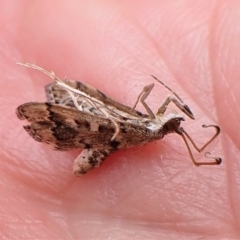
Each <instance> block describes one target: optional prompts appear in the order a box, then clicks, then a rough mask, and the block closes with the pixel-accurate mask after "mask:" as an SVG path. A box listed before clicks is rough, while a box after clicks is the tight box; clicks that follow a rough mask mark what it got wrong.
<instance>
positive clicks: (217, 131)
mask: <svg viewBox="0 0 240 240" xmlns="http://www.w3.org/2000/svg"><path fill="white" fill-rule="evenodd" d="M202 127H204V128H208V127H214V128H215V129H216V133H215V134H214V135H213V136H212V138H210V140H208V141H207V142H206V143H205V144H204V145H203V146H202V147H201V148H199V147H198V146H197V145H196V143H195V142H194V141H193V139H192V138H191V137H190V136H189V134H188V133H187V132H186V131H185V130H184V129H183V128H181V129H180V132H178V134H179V135H180V136H181V137H182V138H183V141H184V142H185V145H186V146H187V149H188V152H189V155H190V157H191V159H192V161H193V163H194V165H196V166H200V165H219V164H221V162H222V159H221V158H219V157H207V155H206V154H205V157H206V158H213V159H214V162H196V160H195V159H194V157H193V154H192V151H191V149H190V147H189V144H188V142H187V139H186V137H187V138H188V140H189V141H190V142H191V143H192V145H193V147H194V148H195V149H196V150H197V151H198V152H201V151H202V150H204V149H205V148H206V147H207V146H208V145H209V144H210V143H211V142H212V141H213V140H214V139H215V138H216V137H217V136H218V135H219V134H220V131H221V130H220V127H219V126H215V125H208V126H207V125H203V126H202ZM207 154H210V153H208V152H207Z"/></svg>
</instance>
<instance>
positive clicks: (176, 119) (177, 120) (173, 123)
mask: <svg viewBox="0 0 240 240" xmlns="http://www.w3.org/2000/svg"><path fill="white" fill-rule="evenodd" d="M182 121H185V119H184V117H183V116H181V115H179V114H174V115H169V116H168V119H167V120H166V122H165V123H164V125H163V129H164V132H165V134H168V133H181V128H180V125H181V122H182Z"/></svg>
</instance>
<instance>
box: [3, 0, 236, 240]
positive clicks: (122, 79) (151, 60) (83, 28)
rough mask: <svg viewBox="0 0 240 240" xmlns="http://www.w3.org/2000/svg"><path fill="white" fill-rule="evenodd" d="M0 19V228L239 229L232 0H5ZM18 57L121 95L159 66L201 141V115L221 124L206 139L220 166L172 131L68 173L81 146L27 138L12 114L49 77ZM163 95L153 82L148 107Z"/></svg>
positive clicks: (90, 232)
mask: <svg viewBox="0 0 240 240" xmlns="http://www.w3.org/2000/svg"><path fill="white" fill-rule="evenodd" d="M86 2H87V3H86ZM130 2H131V3H130ZM176 2H177V3H176ZM0 18H1V20H0V23H1V24H0V28H1V34H0V39H1V44H0V48H1V54H0V59H1V64H0V66H1V76H2V77H1V80H0V84H1V86H0V91H1V93H0V102H1V104H0V106H1V118H0V119H1V122H0V126H1V130H0V135H1V145H2V146H1V150H0V154H1V174H0V176H1V177H0V180H1V181H0V192H1V194H0V204H1V207H0V238H1V239H108V238H111V239H115V238H120V239H122V238H126V239H239V238H240V226H239V225H240V224H239V221H240V207H239V204H240V189H239V186H240V177H239V176H240V173H239V171H240V165H239V163H240V158H239V149H240V134H239V127H240V126H239V119H238V118H239V113H240V106H239V102H240V94H239V90H240V28H239V23H240V1H211V0H206V1H203V0H201V1H192V0H186V1H181V0H178V1H175V0H172V1H159V0H156V1H139V0H136V1H134V0H132V1H112V0H111V1H50V0H47V1H42V0H41V1H22V0H21V1H4V3H3V2H2V3H0ZM17 61H21V62H23V61H28V62H31V63H35V64H38V65H40V66H42V67H44V68H46V69H48V70H54V72H55V73H56V74H58V75H59V76H60V77H62V78H63V77H65V76H67V77H69V78H71V79H75V80H79V81H85V82H87V83H89V84H91V85H93V86H94V87H96V88H98V89H101V90H102V91H103V92H105V93H106V94H108V95H110V96H112V97H114V98H115V99H116V100H118V101H121V102H123V103H125V104H127V105H129V106H132V105H133V104H134V102H135V99H136V97H137V95H138V93H139V92H140V91H141V89H142V88H143V87H144V86H145V85H147V84H150V83H152V82H154V80H153V79H151V77H150V76H149V74H154V75H156V76H157V77H159V78H160V79H161V80H163V81H164V82H165V83H166V84H168V85H169V86H171V87H172V88H173V89H174V90H175V91H176V92H177V93H178V94H179V95H180V96H181V97H182V98H183V99H184V101H185V102H187V104H188V105H189V106H190V108H191V110H192V111H193V113H194V115H195V117H196V120H195V121H192V120H190V119H189V118H187V117H185V118H186V121H185V122H184V123H183V126H184V128H185V129H186V130H187V131H188V132H189V134H191V136H192V137H193V138H194V139H195V140H196V142H197V143H199V145H200V143H203V142H204V140H206V139H207V138H208V137H210V136H211V134H212V133H213V131H212V129H207V130H206V129H202V128H201V125H202V124H218V125H220V126H221V129H222V133H221V135H220V137H219V138H218V139H217V140H216V141H215V142H214V143H213V144H211V146H209V148H208V149H207V150H208V151H211V153H212V155H217V156H221V157H222V158H223V163H222V165H220V166H208V167H206V166H205V167H198V168H197V167H195V166H194V165H193V164H192V162H191V160H190V158H189V155H188V152H187V150H186V148H185V146H184V144H183V142H182V140H181V138H180V137H179V136H177V135H176V134H175V135H169V136H167V137H165V138H164V139H163V140H161V141H158V142H157V143H156V144H154V143H152V144H148V145H147V146H145V147H138V148H134V149H129V150H122V151H119V152H118V153H116V154H114V155H112V156H111V157H109V158H108V159H107V160H106V161H105V162H104V163H103V165H102V166H101V167H100V168H99V169H96V170H94V171H92V172H91V173H89V174H87V175H85V176H83V177H81V178H76V177H74V176H73V174H72V163H73V160H74V158H75V157H77V155H78V154H79V153H80V150H79V151H77V150H76V151H72V152H56V151H53V150H52V149H51V148H50V147H49V146H47V145H44V144H40V143H37V142H35V141H34V140H33V139H31V138H30V137H29V136H28V135H27V134H26V132H25V131H24V130H23V129H22V125H23V124H24V122H20V121H19V120H18V119H17V118H16V116H15V113H14V111H15V109H16V107H17V106H18V105H20V104H22V103H24V102H30V101H40V102H43V101H45V96H44V90H43V87H44V86H45V85H46V84H47V83H49V82H51V80H50V79H49V78H48V77H46V76H44V75H43V74H41V73H38V72H36V71H34V70H29V69H26V68H23V67H20V66H17V65H15V62H17ZM167 94H169V92H168V91H166V90H165V89H164V88H162V87H161V85H160V84H158V83H156V84H155V88H154V90H153V92H152V93H151V96H149V98H148V100H147V102H148V104H149V106H150V107H151V108H152V109H153V110H154V111H156V109H157V107H159V106H160V104H161V102H162V101H163V100H164V98H165V97H166V96H167ZM172 107H173V108H174V106H172ZM139 109H140V110H142V108H141V107H140V108H139ZM142 111H144V110H142ZM195 156H196V160H204V159H205V158H204V154H196V153H195Z"/></svg>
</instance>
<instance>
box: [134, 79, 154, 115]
mask: <svg viewBox="0 0 240 240" xmlns="http://www.w3.org/2000/svg"><path fill="white" fill-rule="evenodd" d="M153 87H154V83H152V84H150V85H147V86H145V87H144V88H143V90H142V91H141V93H140V94H139V95H138V97H137V101H136V103H135V104H134V106H133V109H135V107H136V106H137V104H138V102H139V101H140V102H141V103H142V105H143V106H144V108H145V109H146V111H147V113H148V115H149V118H150V119H154V118H155V115H154V113H153V112H152V110H151V109H150V107H149V106H148V105H147V103H146V102H145V99H146V98H147V97H148V95H149V94H150V92H151V91H152V89H153Z"/></svg>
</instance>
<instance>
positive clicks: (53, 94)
mask: <svg viewBox="0 0 240 240" xmlns="http://www.w3.org/2000/svg"><path fill="white" fill-rule="evenodd" d="M65 83H66V84H67V85H69V86H70V87H72V88H74V89H77V90H79V91H81V92H84V93H85V94H87V95H88V96H90V97H92V98H94V99H97V100H99V101H101V102H102V103H104V105H105V107H106V109H105V110H108V109H109V110H110V109H111V111H108V113H109V114H110V115H112V111H115V112H117V113H119V114H120V115H121V116H124V115H126V114H127V115H128V116H129V117H130V118H131V117H134V118H139V117H140V118H147V117H148V115H147V114H143V113H141V112H139V111H137V110H134V109H132V108H130V107H128V106H126V105H123V104H121V103H119V102H118V101H115V100H113V99H111V98H110V97H108V96H106V95H105V94H104V93H102V92H101V91H99V90H97V89H95V88H93V87H92V86H90V85H88V84H85V83H82V82H78V81H73V80H66V82H65ZM45 92H46V96H47V100H48V102H51V103H56V104H62V105H65V106H69V107H74V108H75V105H74V104H73V101H72V99H71V97H70V96H69V94H68V92H67V91H66V90H64V89H63V88H62V87H61V86H59V85H57V84H56V83H55V82H53V83H50V84H48V85H47V86H45ZM82 102H84V98H81V97H80V98H79V105H81V104H82ZM107 108H108V109H107ZM89 109H91V111H88V110H89ZM83 111H86V112H88V113H92V114H94V115H98V116H103V114H102V113H101V112H100V111H99V110H98V109H96V110H95V109H93V108H92V106H91V105H89V104H88V103H87V102H84V104H83Z"/></svg>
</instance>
